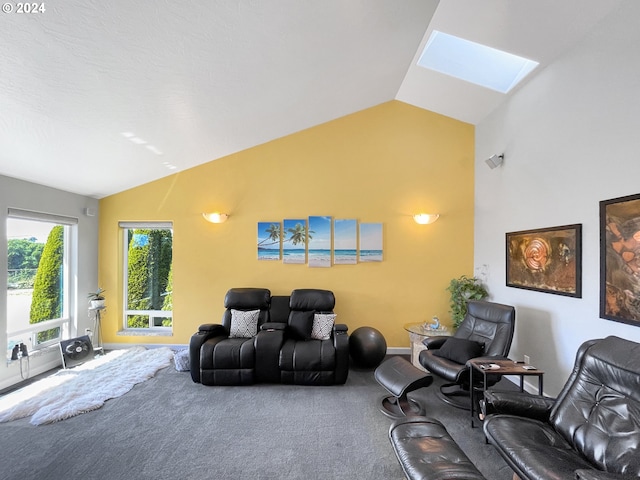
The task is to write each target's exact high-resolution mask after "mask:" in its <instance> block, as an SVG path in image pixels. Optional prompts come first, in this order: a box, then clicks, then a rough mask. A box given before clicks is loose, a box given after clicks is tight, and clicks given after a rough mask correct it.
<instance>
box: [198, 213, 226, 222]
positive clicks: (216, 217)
mask: <svg viewBox="0 0 640 480" xmlns="http://www.w3.org/2000/svg"><path fill="white" fill-rule="evenodd" d="M202 216H203V217H204V219H205V220H206V221H207V222H211V223H224V222H226V221H227V218H229V215H228V214H226V213H218V212H212V213H203V214H202Z"/></svg>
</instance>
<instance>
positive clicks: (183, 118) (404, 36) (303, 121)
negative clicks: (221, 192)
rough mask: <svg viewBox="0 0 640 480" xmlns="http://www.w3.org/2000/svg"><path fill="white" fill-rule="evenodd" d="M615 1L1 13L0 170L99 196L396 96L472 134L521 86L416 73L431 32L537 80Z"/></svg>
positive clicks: (390, 0)
mask: <svg viewBox="0 0 640 480" xmlns="http://www.w3.org/2000/svg"><path fill="white" fill-rule="evenodd" d="M622 1H633V0H562V1H558V0H536V1H535V2H534V1H531V0H440V1H438V0H216V1H197V0H173V1H167V0H136V1H133V2H132V1H130V0H110V1H108V2H104V1H101V2H98V1H95V0H56V1H54V2H44V7H45V8H44V11H42V12H37V13H29V14H26V13H22V14H19V13H16V12H15V9H14V11H13V12H10V13H4V14H1V15H0V26H1V28H0V62H1V63H0V174H2V175H6V176H10V177H15V178H20V179H24V180H29V181H32V182H35V183H39V184H43V185H48V186H52V187H55V188H59V189H62V190H67V191H70V192H75V193H79V194H83V195H89V196H93V197H96V198H102V197H104V196H107V195H110V194H113V193H117V192H120V191H123V190H126V189H128V188H131V187H134V186H136V185H140V184H143V183H146V182H149V181H152V180H155V179H158V178H161V177H163V176H166V175H170V174H173V173H176V172H179V171H181V170H184V169H187V168H191V167H194V166H196V165H199V164H202V163H205V162H209V161H211V160H215V159H218V158H221V157H223V156H226V155H229V154H231V153H234V152H237V151H241V150H244V149H247V148H250V147H253V146H255V145H259V144H261V143H264V142H268V141H270V140H273V139H275V138H279V137H282V136H285V135H288V134H291V133H294V132H296V131H300V130H303V129H306V128H309V127H312V126H314V125H318V124H321V123H324V122H327V121H330V120H333V119H335V118H339V117H341V116H344V115H347V114H350V113H353V112H356V111H359V110H363V109H366V108H369V107H372V106H374V105H377V104H380V103H383V102H386V101H389V100H393V99H397V100H400V101H403V102H406V103H409V104H412V105H415V106H418V107H421V108H424V109H428V110H432V111H434V112H438V113H441V114H443V115H447V116H450V117H453V118H456V119H459V120H461V121H464V122H468V123H472V124H477V123H478V122H480V121H481V120H482V119H483V118H485V117H486V116H487V115H488V114H489V113H491V112H492V111H493V110H494V109H495V108H496V107H497V106H498V105H499V104H500V103H502V102H504V101H505V99H506V98H508V95H513V94H514V92H517V90H518V89H519V88H522V85H523V84H526V80H525V82H523V84H521V85H519V86H518V87H517V88H516V89H514V91H512V92H510V94H508V95H504V94H501V93H497V92H494V91H491V90H487V89H484V88H482V87H478V86H474V85H472V84H468V83H466V82H463V81H461V80H457V79H454V78H452V77H448V76H446V75H443V74H440V73H437V72H434V71H430V70H427V69H424V68H422V67H419V66H417V65H416V62H417V59H418V57H419V55H420V53H421V52H422V49H423V47H424V45H425V43H426V41H427V39H428V38H429V35H430V33H431V32H432V30H434V29H435V30H439V31H443V32H446V33H450V34H453V35H457V36H459V37H462V38H465V39H468V40H472V41H474V42H478V43H483V44H485V45H488V46H491V47H495V48H499V49H502V50H505V51H508V52H510V53H515V54H519V55H522V56H524V57H526V58H530V59H532V60H535V61H538V62H540V66H539V67H538V68H537V69H536V70H535V71H534V72H533V74H532V76H535V75H536V74H537V73H539V72H540V71H542V70H543V69H544V68H545V67H546V66H547V65H549V64H550V63H552V62H553V61H555V60H556V59H557V58H558V57H559V56H561V55H562V54H563V53H564V52H566V51H567V50H568V49H570V48H571V47H572V46H573V45H575V44H576V43H577V42H579V41H580V39H581V38H583V37H584V36H585V35H587V34H588V32H589V31H590V30H591V29H592V28H593V27H594V26H595V24H596V23H597V22H598V21H600V20H601V19H602V18H603V17H604V16H606V15H607V14H608V13H609V12H610V11H611V10H612V9H614V8H616V7H617V6H618V5H619V4H620V3H621V2H622ZM5 5H6V4H5ZM12 5H14V6H17V4H12ZM530 78H531V77H529V79H530Z"/></svg>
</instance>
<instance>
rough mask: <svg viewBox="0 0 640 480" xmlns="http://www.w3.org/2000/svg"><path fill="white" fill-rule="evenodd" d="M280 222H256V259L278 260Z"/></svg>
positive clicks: (280, 237)
mask: <svg viewBox="0 0 640 480" xmlns="http://www.w3.org/2000/svg"><path fill="white" fill-rule="evenodd" d="M281 240H282V228H281V225H280V222H258V245H257V248H258V260H280V243H281Z"/></svg>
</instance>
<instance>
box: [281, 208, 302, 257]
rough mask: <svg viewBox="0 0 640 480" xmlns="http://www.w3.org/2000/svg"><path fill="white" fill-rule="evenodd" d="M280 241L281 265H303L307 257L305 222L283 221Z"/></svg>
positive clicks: (297, 220) (296, 220)
mask: <svg viewBox="0 0 640 480" xmlns="http://www.w3.org/2000/svg"><path fill="white" fill-rule="evenodd" d="M282 238H283V241H282V262H283V263H297V264H299V263H305V261H306V256H307V250H306V249H307V220H306V219H304V218H303V219H285V220H284V231H283V237H282Z"/></svg>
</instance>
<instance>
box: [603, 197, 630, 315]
mask: <svg viewBox="0 0 640 480" xmlns="http://www.w3.org/2000/svg"><path fill="white" fill-rule="evenodd" d="M600 317H601V318H606V319H607V320H614V321H616V322H623V323H629V324H631V325H636V326H640V194H637V195H629V196H627V197H620V198H614V199H612V200H603V201H601V202H600Z"/></svg>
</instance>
